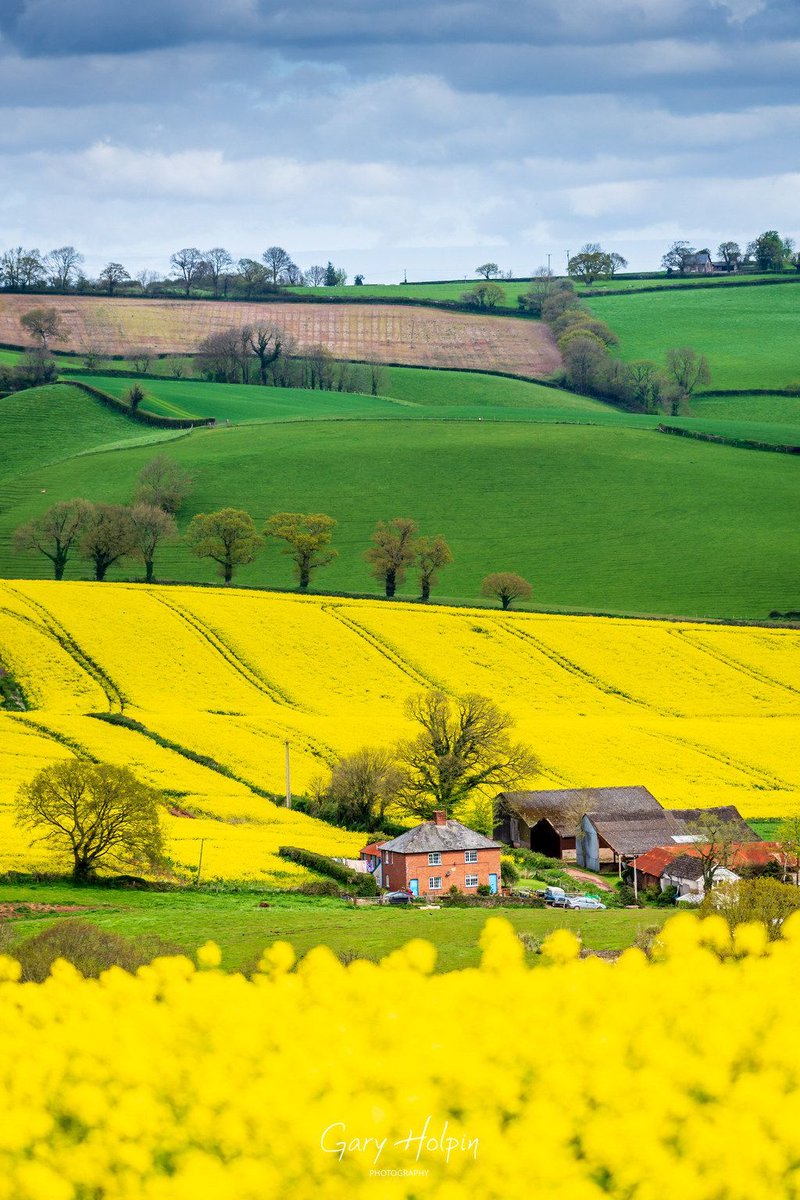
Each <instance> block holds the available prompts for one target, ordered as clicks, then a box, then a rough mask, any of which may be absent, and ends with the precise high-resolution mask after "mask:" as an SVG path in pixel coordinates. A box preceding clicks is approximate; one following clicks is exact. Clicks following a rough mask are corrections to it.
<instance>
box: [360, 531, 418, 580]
mask: <svg viewBox="0 0 800 1200" xmlns="http://www.w3.org/2000/svg"><path fill="white" fill-rule="evenodd" d="M416 537H417V523H416V521H412V520H411V519H410V518H408V517H395V518H394V519H393V520H391V521H389V522H385V521H379V522H378V524H377V525H376V526H375V532H374V533H373V535H372V545H371V546H370V548H369V550H367V551H366V553H365V555H364V558H365V559H366V560H367V562H368V563H371V564H372V573H373V575H374V576H375V578H376V579H377V580H379V581H380V582H381V583H382V584H383V585H384V587H385V589H386V595H387V596H388V597H389V598H391V597H392V596H393V595H394V594H395V592H396V591H397V588H398V586H399V585H400V584H401V583H403V582H404V580H405V577H406V571H407V570H408V568H409V566H410V565H411V563H412V562H413V561H414V558H415V557H416V553H417V546H416Z"/></svg>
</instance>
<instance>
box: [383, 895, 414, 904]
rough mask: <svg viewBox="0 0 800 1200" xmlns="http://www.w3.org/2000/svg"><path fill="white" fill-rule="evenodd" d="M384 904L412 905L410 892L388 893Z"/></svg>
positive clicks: (384, 898)
mask: <svg viewBox="0 0 800 1200" xmlns="http://www.w3.org/2000/svg"><path fill="white" fill-rule="evenodd" d="M383 903H384V904H410V903H411V893H410V892H386V894H385V895H384V897H383Z"/></svg>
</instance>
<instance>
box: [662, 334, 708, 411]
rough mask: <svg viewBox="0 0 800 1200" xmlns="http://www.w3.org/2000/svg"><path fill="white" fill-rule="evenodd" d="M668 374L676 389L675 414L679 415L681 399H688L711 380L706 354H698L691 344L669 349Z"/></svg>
mask: <svg viewBox="0 0 800 1200" xmlns="http://www.w3.org/2000/svg"><path fill="white" fill-rule="evenodd" d="M667 375H668V376H669V378H670V380H671V381H672V382H673V383H674V384H675V389H676V397H675V400H674V403H673V416H677V414H678V411H679V409H680V404H681V401H688V400H689V399H690V398H691V397H692V395H693V394H694V392H695V391H696V390H697V388H698V387H705V386H706V385H707V384H708V383H710V382H711V372H710V371H709V369H708V361H707V359H706V357H705V355H704V354H698V352H697V351H696V350H694V349H693V348H692V347H691V346H678V347H677V348H676V349H673V350H668V351H667Z"/></svg>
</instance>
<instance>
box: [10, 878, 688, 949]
mask: <svg viewBox="0 0 800 1200" xmlns="http://www.w3.org/2000/svg"><path fill="white" fill-rule="evenodd" d="M263 899H264V894H263V893H261V894H259V893H244V894H240V895H230V894H216V895H215V894H213V893H208V892H185V893H176V892H166V893H158V892H118V891H109V890H108V889H107V888H80V889H75V888H72V887H70V886H69V885H66V884H64V885H58V884H37V885H35V886H32V885H9V884H3V885H0V904H3V903H18V904H20V903H35V904H80V905H86V906H89V907H90V908H91V910H92V911H91V912H89V913H87V914H86V915H87V917H88V919H90V920H91V921H93V922H95V923H96V924H97V925H99V926H101V927H102V928H104V929H110V930H113V931H114V932H116V933H121V934H123V935H124V936H127V937H132V936H136V935H156V936H158V937H160V938H163V939H164V940H166V941H168V942H169V943H171V944H174V945H176V946H178V947H181V948H183V949H184V950H186V951H187V952H189V953H193V952H194V951H195V950H196V949H197V947H198V946H201V945H202V944H203V943H204V942H205V941H206V940H207V939H208V938H212V939H213V940H214V941H215V942H217V943H218V944H219V946H221V948H222V951H223V966H224V967H226V968H227V969H229V970H235V969H242V968H243V969H245V970H248V969H249V970H252V969H253V968H254V966H255V964H256V963H257V962H258V959H259V957H260V955H261V952H262V951H263V949H264V947H265V946H267V945H269V944H270V943H271V942H273V941H276V940H278V939H283V940H286V941H290V942H291V943H292V945H293V946H294V947H295V949H296V951H297V952H298V954H305V953H306V952H307V951H308V950H310V949H311V948H312V947H313V946H318V945H327V946H330V947H331V949H332V950H334V951H335V952H337V953H341V952H343V951H350V952H353V951H357V953H358V954H360V955H362V956H365V957H371V958H381V957H383V956H384V955H386V954H388V953H389V952H390V951H392V950H394V949H396V948H397V947H398V946H402V945H404V944H405V943H406V942H408V941H410V939H411V938H414V937H424V938H427V939H428V940H429V941H431V942H433V943H434V945H435V946H436V947H437V950H438V960H437V965H438V967H439V969H440V970H445V971H448V970H455V969H458V968H462V967H472V966H476V965H477V963H478V962H479V959H480V950H479V948H478V939H479V938H480V933H481V930H482V929H483V926H484V924H485V922H486V919H487V917H489V916H495V915H501V916H504V917H506V918H507V919H508V920H510V921H511V922H512V923H513V925H514V927H515V928H516V929H518V930H520V931H521V932H525V933H529V934H532V935H533V936H534V937H544V936H545V935H546V934H547V933H549V932H550V931H551V930H552V929H559V928H568V929H575V930H577V931H579V933H580V935H581V937H582V938H583V941H584V943H585V944H586V945H587V946H588V947H590V948H591V949H595V950H621V949H624V948H625V947H626V946H629V945H630V944H631V943H632V941H633V939H634V938H635V936H636V933H637V931H638V930H640V929H643V928H646V927H648V926H653V925H660V924H661V923H662V921H663V920H665V917H666V915H667V914H666V913H665V911H664V910H658V909H647V910H638V911H631V910H627V909H609V910H608V911H607V912H561V911H555V910H546V909H518V908H515V909H510V908H509V909H492V910H491V912H487V911H486V910H485V909H446V908H445V909H439V910H433V911H419V910H418V909H415V910H412V911H406V910H402V909H396V908H388V907H383V906H381V907H371V906H370V907H363V908H353V907H352V906H351V905H349V904H347V903H345V902H343V901H340V900H320V899H316V898H315V899H311V898H306V897H302V896H289V895H286V894H285V893H284V894H275V893H272V894H271V895H270V896H269V901H268V902H269V907H268V908H260V907H259V903H260V902H261V901H262V900H263ZM62 919H64V918H62ZM52 921H53V918H52V917H47V918H46V917H42V916H29V917H22V918H19V919H17V920H15V921H14V922H13V928H12V936H13V938H15V939H18V940H22V939H24V938H26V937H30V936H32V935H33V934H34V933H36V932H38V930H40V929H43V928H44V927H45V925H48V924H52ZM7 928H8V926H7ZM11 953H13V943H12V947H11ZM530 959H531V961H534V956H533V955H531V956H530Z"/></svg>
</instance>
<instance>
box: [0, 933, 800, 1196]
mask: <svg viewBox="0 0 800 1200" xmlns="http://www.w3.org/2000/svg"><path fill="white" fill-rule="evenodd" d="M481 945H482V950H483V959H482V963H481V967H480V968H479V969H477V970H476V969H471V970H465V971H459V972H452V973H449V974H432V973H431V972H432V969H433V966H434V961H435V951H434V949H433V947H432V946H430V945H429V944H428V943H426V942H423V941H414V942H411V943H409V944H408V945H407V946H406V947H404V948H403V949H402V950H398V951H395V952H394V953H393V954H391V955H390V956H389V957H388V958H385V959H384V960H383V961H382V962H381V963H379V964H375V963H370V962H366V961H363V960H362V961H356V962H354V963H352V964H351V965H350V966H348V967H343V966H342V965H341V963H340V962H339V961H338V960H337V959H336V958H335V957H334V955H333V954H332V953H331V951H330V950H328V949H327V948H325V947H320V948H317V949H315V950H312V951H311V952H310V953H309V954H308V955H307V956H306V957H305V958H304V959H303V960H302V962H301V963H300V964H299V965H298V966H297V968H296V969H293V967H294V953H293V951H292V948H291V947H290V946H288V945H287V944H286V943H281V942H277V943H274V944H273V945H272V946H270V947H268V948H267V949H266V950H265V952H264V955H263V957H262V960H261V962H260V964H259V967H258V970H257V972H256V973H255V974H254V975H253V977H252V978H251V979H247V978H245V977H243V976H242V975H238V974H226V973H225V972H224V971H223V970H219V969H218V968H219V965H220V953H219V949H218V947H216V946H215V945H214V944H213V943H206V945H205V946H202V947H201V948H200V950H199V951H198V953H197V959H198V965H199V969H198V967H195V965H194V964H193V963H192V961H190V960H189V959H188V958H185V957H175V958H161V959H157V960H156V961H155V962H154V963H152V964H151V965H150V966H147V967H143V968H141V969H140V970H139V971H138V972H137V974H136V975H129V974H126V973H125V972H124V971H122V970H121V969H120V968H117V967H114V968H112V969H111V970H109V971H107V972H105V973H104V974H103V975H101V976H100V978H99V979H98V980H90V979H83V978H82V977H81V976H80V975H79V974H78V973H77V971H76V970H75V969H74V968H73V967H71V966H70V965H69V964H68V963H66V962H64V961H63V960H59V961H57V962H56V963H55V964H54V966H53V969H52V972H51V975H50V977H49V978H48V979H47V980H46V981H45V982H44V983H42V984H33V983H20V982H18V978H19V965H18V964H17V963H16V962H15V961H13V959H11V958H8V957H5V958H4V957H2V956H0V1090H2V1095H3V1100H4V1105H3V1108H4V1115H3V1121H2V1123H0V1200H86V1198H88V1197H100V1196H102V1197H104V1200H198V1198H199V1200H205V1198H206V1197H213V1198H214V1200H265V1197H289V1196H291V1197H293V1198H295V1200H318V1198H319V1197H325V1198H326V1200H366V1198H367V1197H369V1198H370V1200H371V1198H372V1197H374V1196H377V1195H380V1196H382V1197H388V1198H389V1200H401V1198H410V1197H418V1198H427V1197H431V1198H433V1197H435V1198H436V1200H462V1198H463V1197H464V1196H470V1195H475V1196H481V1197H482V1198H484V1200H509V1198H513V1200H516V1198H517V1197H533V1198H536V1200H539V1198H540V1197H549V1196H554V1197H555V1196H567V1197H569V1198H570V1200H609V1198H611V1200H634V1198H635V1200H661V1197H662V1196H663V1195H664V1191H665V1188H666V1189H667V1190H668V1191H669V1192H670V1193H674V1194H676V1195H681V1196H691V1197H694V1198H695V1200H777V1198H779V1197H780V1198H784V1197H785V1198H786V1200H791V1198H793V1197H795V1198H796V1197H797V1196H798V1195H800V1166H799V1165H798V1164H800V1087H798V1073H797V1069H796V1066H795V1064H794V1056H793V1047H796V1046H797V1044H798V1038H799V1037H800V1017H798V1010H797V1003H796V1000H795V991H796V982H797V978H798V973H799V972H800V915H798V914H795V915H794V916H792V917H790V918H789V920H788V921H787V923H786V925H785V927H784V931H783V938H782V939H781V940H778V941H774V942H768V941H767V936H766V931H765V929H764V927H763V926H760V925H757V924H748V925H740V926H738V927H737V928H736V929H735V930H734V933H733V936H732V937H731V935H730V932H729V930H728V926H727V925H726V923H725V922H724V921H723V920H722V918H721V917H709V918H707V919H705V920H700V919H699V918H697V917H695V916H693V915H689V914H682V915H681V916H677V917H675V918H673V920H671V921H670V922H669V923H668V924H667V925H666V926H665V928H664V930H663V932H662V934H661V936H660V941H659V943H658V944H657V945H656V948H655V951H654V961H648V959H647V958H646V957H645V956H644V954H643V953H642V952H641V951H640V950H637V949H631V950H627V951H626V952H625V953H624V954H623V955H622V957H621V958H620V959H619V960H618V961H617V962H616V963H613V964H611V963H607V962H601V961H599V960H598V959H596V958H589V959H582V960H581V959H578V957H577V954H578V943H577V940H576V939H575V937H574V935H573V934H571V933H569V932H567V931H566V930H560V931H557V932H555V933H552V934H551V935H550V936H549V937H548V939H547V940H546V941H545V943H544V946H543V948H542V964H541V965H537V966H536V967H535V968H534V969H531V968H530V967H528V966H526V965H525V962H524V952H523V949H522V946H521V944H520V942H519V941H518V939H517V938H516V937H515V936H514V933H513V930H512V928H511V926H510V925H509V924H508V923H507V922H505V921H503V920H499V919H496V918H495V919H490V920H489V921H488V922H487V924H486V927H485V929H484V932H483V935H482V939H481ZM222 965H223V967H224V963H223V964H222ZM453 1014H456V1017H455V1018H454V1016H453ZM532 1024H533V1025H534V1026H536V1027H537V1028H540V1029H541V1028H543V1026H544V1025H545V1024H546V1027H547V1035H546V1036H536V1033H535V1031H534V1032H532V1029H531V1026H532Z"/></svg>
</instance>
